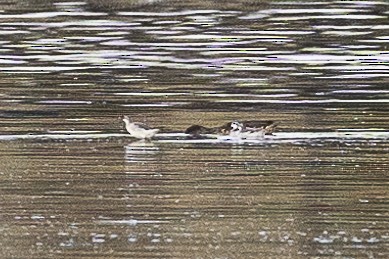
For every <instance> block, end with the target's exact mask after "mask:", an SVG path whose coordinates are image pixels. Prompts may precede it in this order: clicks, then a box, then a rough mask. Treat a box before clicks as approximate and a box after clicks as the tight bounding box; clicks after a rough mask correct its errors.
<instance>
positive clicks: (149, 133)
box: [123, 116, 159, 139]
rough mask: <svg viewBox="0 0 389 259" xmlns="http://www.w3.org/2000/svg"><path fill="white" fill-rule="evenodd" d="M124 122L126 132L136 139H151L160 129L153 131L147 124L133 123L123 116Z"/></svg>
mask: <svg viewBox="0 0 389 259" xmlns="http://www.w3.org/2000/svg"><path fill="white" fill-rule="evenodd" d="M123 121H124V124H125V126H126V130H127V131H128V133H130V135H131V136H132V137H134V138H139V139H150V138H152V137H154V135H155V134H157V132H158V131H159V129H152V128H150V127H149V126H147V125H146V124H143V123H140V122H131V120H130V118H129V117H128V116H123Z"/></svg>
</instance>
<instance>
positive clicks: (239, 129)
mask: <svg viewBox="0 0 389 259" xmlns="http://www.w3.org/2000/svg"><path fill="white" fill-rule="evenodd" d="M265 134H266V130H265V129H264V128H249V127H244V125H243V124H242V123H240V122H238V121H234V122H232V123H231V130H230V136H231V137H233V138H240V139H260V138H263V137H264V136H265Z"/></svg>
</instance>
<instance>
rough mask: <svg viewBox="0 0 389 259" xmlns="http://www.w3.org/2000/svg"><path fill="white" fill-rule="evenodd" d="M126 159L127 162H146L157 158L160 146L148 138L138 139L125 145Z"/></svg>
mask: <svg viewBox="0 0 389 259" xmlns="http://www.w3.org/2000/svg"><path fill="white" fill-rule="evenodd" d="M124 149H125V153H124V159H125V160H126V162H146V161H154V160H157V157H156V156H157V154H158V153H159V147H157V146H155V145H154V143H153V142H151V141H148V140H144V139H142V140H137V141H133V142H130V143H129V144H127V145H126V146H124Z"/></svg>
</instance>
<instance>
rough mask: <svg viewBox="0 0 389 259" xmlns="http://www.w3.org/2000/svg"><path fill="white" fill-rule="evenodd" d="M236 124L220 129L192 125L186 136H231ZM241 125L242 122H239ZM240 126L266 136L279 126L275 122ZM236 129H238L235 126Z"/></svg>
mask: <svg viewBox="0 0 389 259" xmlns="http://www.w3.org/2000/svg"><path fill="white" fill-rule="evenodd" d="M233 123H234V122H227V123H225V124H223V125H222V126H219V127H213V128H208V127H204V126H201V125H192V126H190V127H189V128H187V129H186V130H185V133H186V134H190V135H191V136H192V137H199V136H200V135H202V134H219V135H230V133H231V130H232V124H233ZM239 123H240V122H239ZM240 124H242V125H241V127H242V129H247V130H252V131H258V130H263V133H264V135H272V134H273V132H274V129H275V128H276V127H277V126H278V125H277V124H276V123H275V122H273V121H257V120H254V121H243V122H241V123H240ZM234 127H237V125H235V126H234Z"/></svg>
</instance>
